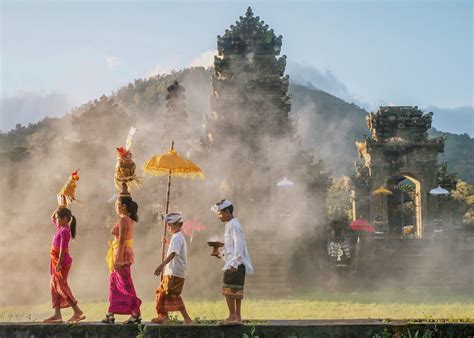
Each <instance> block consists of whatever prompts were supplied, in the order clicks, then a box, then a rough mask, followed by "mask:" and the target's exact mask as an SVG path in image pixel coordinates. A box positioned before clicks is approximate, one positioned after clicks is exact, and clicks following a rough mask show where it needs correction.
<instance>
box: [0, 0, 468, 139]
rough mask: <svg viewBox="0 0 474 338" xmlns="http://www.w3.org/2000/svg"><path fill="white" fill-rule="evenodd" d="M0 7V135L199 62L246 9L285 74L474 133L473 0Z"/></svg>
mask: <svg viewBox="0 0 474 338" xmlns="http://www.w3.org/2000/svg"><path fill="white" fill-rule="evenodd" d="M0 3H1V53H0V55H1V67H0V79H1V85H0V95H1V107H2V108H1V109H2V112H1V120H0V130H2V131H5V130H8V129H10V128H13V127H14V125H15V123H23V124H25V123H28V122H36V121H37V120H39V119H41V118H42V117H44V115H52V116H59V115H61V114H63V113H64V112H65V111H66V110H68V109H70V108H72V107H74V106H77V105H79V104H81V103H85V102H87V101H89V100H91V99H94V98H97V97H99V96H101V95H102V94H106V95H108V94H111V93H112V92H113V91H114V90H117V89H118V88H119V87H120V86H122V85H126V84H127V83H129V82H132V81H133V80H134V79H137V78H146V77H149V76H152V75H156V74H158V73H164V72H169V71H171V70H172V69H181V68H183V67H187V66H190V65H195V66H197V65H204V66H209V65H210V64H211V62H212V57H213V55H214V54H215V49H216V36H217V35H219V34H223V32H224V31H225V29H226V28H228V27H229V26H230V25H231V24H233V23H234V22H235V21H236V20H238V18H239V16H241V15H244V13H245V11H246V9H247V7H248V6H249V5H250V6H252V9H253V11H254V13H255V15H258V16H260V18H262V19H263V20H264V21H265V23H267V24H268V25H269V26H270V27H271V28H273V29H274V31H275V33H276V34H277V35H280V34H281V35H283V48H282V53H283V54H286V55H287V56H288V67H287V71H288V72H289V73H290V76H291V77H292V78H294V79H299V80H300V81H307V82H311V83H312V84H313V85H315V86H316V87H319V88H321V89H324V90H327V91H329V92H331V93H332V94H334V95H336V96H339V97H341V98H343V99H345V100H346V101H349V102H355V103H357V104H359V105H360V106H362V107H364V108H366V109H368V110H373V109H376V107H377V106H379V105H390V104H393V105H417V106H419V107H420V108H424V107H430V109H432V110H433V111H434V112H435V121H436V113H437V111H439V114H440V118H439V120H438V121H439V123H438V125H437V124H436V123H434V125H435V126H436V127H438V128H439V127H444V128H445V129H447V131H452V132H468V133H470V135H471V136H472V135H473V134H474V133H473V131H474V127H473V123H474V121H473V112H474V110H473V108H472V107H473V106H474V102H473V97H474V95H473V78H474V70H473V35H474V33H473V10H474V7H473V2H472V1H415V0H413V1H408V0H403V1H402V0H400V1H383V0H380V1H358V0H352V1H133V2H132V1H68V0H65V1H39V0H37V1H7V0H0ZM311 74H313V75H311ZM321 81H322V82H321ZM441 115H442V116H441ZM458 117H459V118H458ZM443 121H444V122H443ZM441 122H442V123H441ZM449 129H451V130H449Z"/></svg>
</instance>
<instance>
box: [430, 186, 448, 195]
mask: <svg viewBox="0 0 474 338" xmlns="http://www.w3.org/2000/svg"><path fill="white" fill-rule="evenodd" d="M430 194H431V195H438V196H439V195H449V191H447V190H446V189H443V188H441V187H440V186H438V187H437V188H435V189H431V190H430Z"/></svg>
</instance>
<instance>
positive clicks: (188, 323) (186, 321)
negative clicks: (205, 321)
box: [184, 319, 193, 325]
mask: <svg viewBox="0 0 474 338" xmlns="http://www.w3.org/2000/svg"><path fill="white" fill-rule="evenodd" d="M192 324H193V321H192V320H191V319H189V320H185V321H184V325H192Z"/></svg>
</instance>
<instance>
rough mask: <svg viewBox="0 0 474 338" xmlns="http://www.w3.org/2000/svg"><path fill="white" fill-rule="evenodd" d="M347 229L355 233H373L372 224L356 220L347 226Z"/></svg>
mask: <svg viewBox="0 0 474 338" xmlns="http://www.w3.org/2000/svg"><path fill="white" fill-rule="evenodd" d="M349 228H350V229H352V230H355V231H366V232H375V228H374V226H373V225H372V224H370V223H369V222H367V221H366V220H363V219H358V220H355V221H354V222H352V223H351V224H350V225H349Z"/></svg>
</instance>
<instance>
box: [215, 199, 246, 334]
mask: <svg viewBox="0 0 474 338" xmlns="http://www.w3.org/2000/svg"><path fill="white" fill-rule="evenodd" d="M211 210H212V211H214V212H215V213H217V215H218V217H219V219H220V220H221V222H223V223H226V225H225V233H224V252H223V253H222V254H219V256H218V258H220V257H222V256H224V259H225V264H224V268H223V269H222V270H224V278H223V286H222V294H223V295H224V297H225V300H226V302H227V307H228V308H229V317H228V318H227V319H225V320H224V321H223V322H221V324H223V325H240V324H242V316H241V314H240V308H241V303H242V299H243V298H244V283H245V274H246V273H248V274H252V273H253V272H254V271H253V267H252V262H251V261H250V256H249V252H248V250H247V244H246V243H245V237H244V233H243V230H242V226H241V225H240V223H239V221H238V220H237V218H235V217H234V215H233V212H234V206H233V205H232V203H231V202H230V201H228V200H226V199H224V200H222V201H220V202H218V203H216V204H215V205H213V206H212V208H211Z"/></svg>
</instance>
